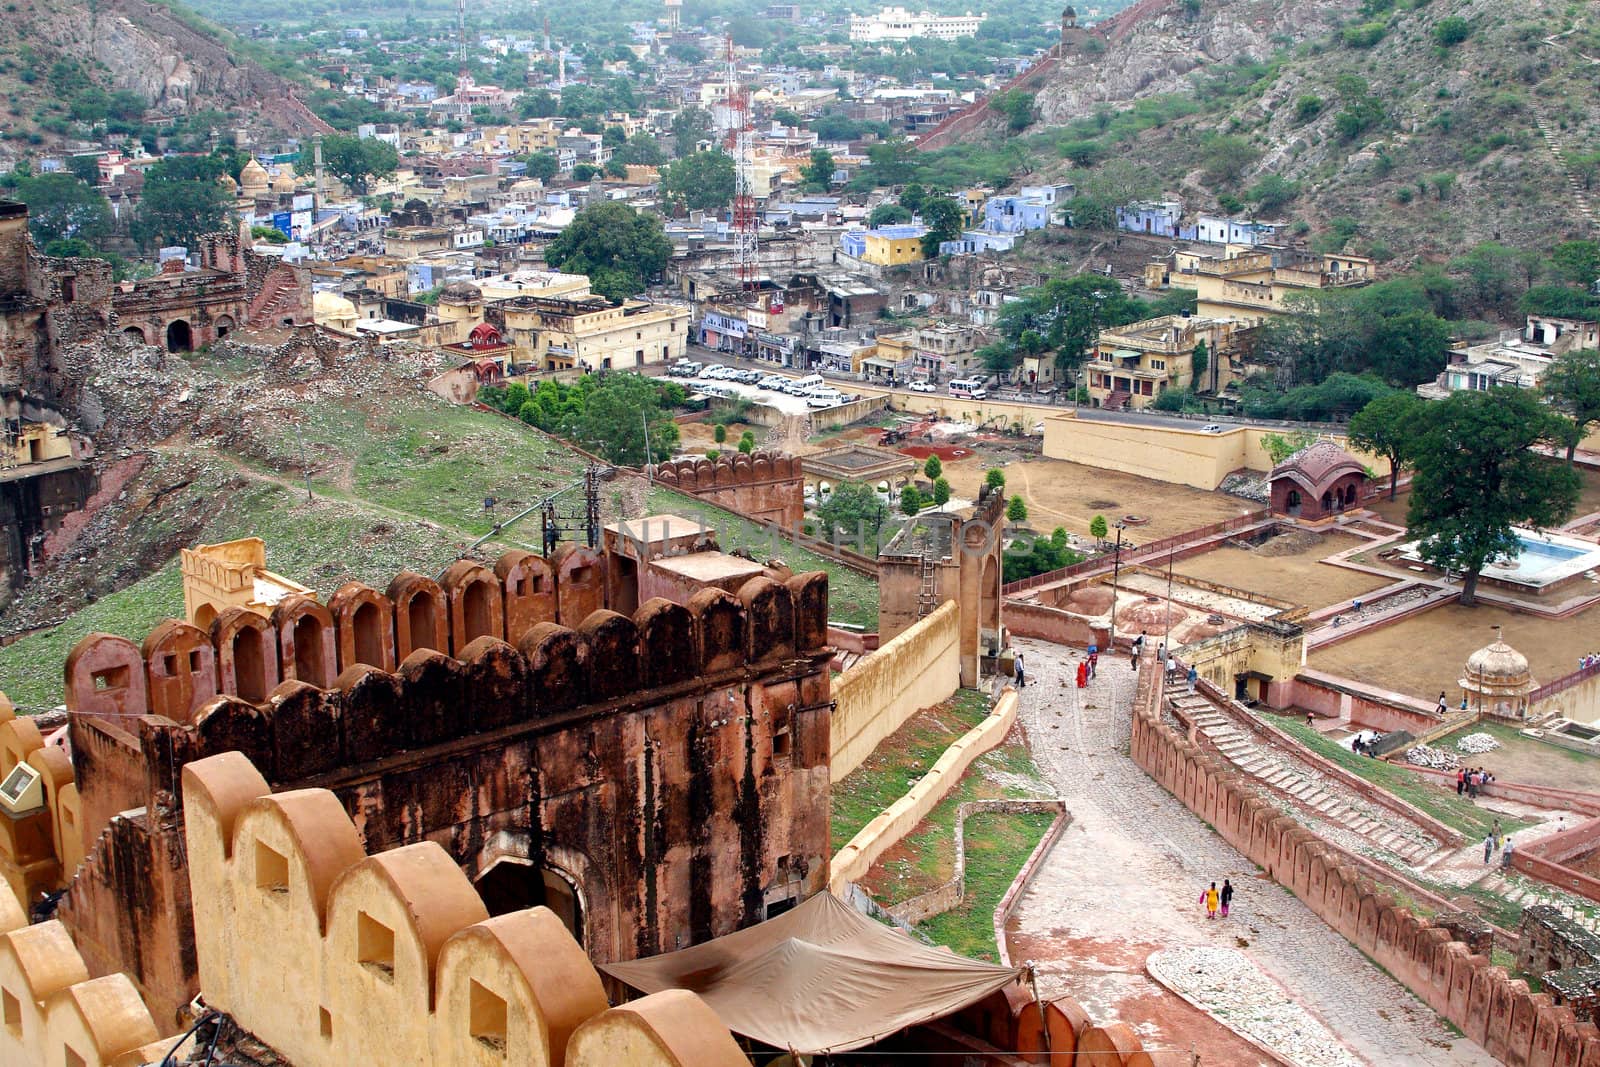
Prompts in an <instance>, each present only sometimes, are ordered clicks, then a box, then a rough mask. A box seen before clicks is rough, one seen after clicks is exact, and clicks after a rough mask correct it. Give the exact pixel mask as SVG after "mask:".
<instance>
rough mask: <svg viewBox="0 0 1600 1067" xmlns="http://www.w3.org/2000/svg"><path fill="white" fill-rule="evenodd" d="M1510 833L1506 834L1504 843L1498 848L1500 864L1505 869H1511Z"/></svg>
mask: <svg viewBox="0 0 1600 1067" xmlns="http://www.w3.org/2000/svg"><path fill="white" fill-rule="evenodd" d="M1511 852H1512V849H1511V835H1510V834H1507V835H1506V843H1505V844H1504V845H1502V846H1501V848H1500V866H1502V867H1504V868H1505V869H1506V870H1510V869H1511Z"/></svg>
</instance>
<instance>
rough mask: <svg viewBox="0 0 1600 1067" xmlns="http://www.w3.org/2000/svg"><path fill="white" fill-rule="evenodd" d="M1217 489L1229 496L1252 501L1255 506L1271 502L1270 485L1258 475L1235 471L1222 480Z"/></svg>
mask: <svg viewBox="0 0 1600 1067" xmlns="http://www.w3.org/2000/svg"><path fill="white" fill-rule="evenodd" d="M1217 489H1218V490H1220V491H1221V492H1224V493H1227V494H1228V495H1229V496H1237V497H1242V498H1243V499H1245V500H1254V501H1255V502H1256V503H1257V504H1265V503H1268V502H1270V501H1271V500H1272V485H1271V483H1270V482H1268V481H1267V480H1266V479H1265V478H1263V477H1262V476H1261V475H1259V474H1247V473H1245V472H1242V471H1235V472H1233V473H1232V474H1230V475H1228V476H1227V477H1226V478H1224V479H1222V484H1221V485H1219V486H1217Z"/></svg>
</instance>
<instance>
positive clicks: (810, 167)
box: [800, 148, 833, 193]
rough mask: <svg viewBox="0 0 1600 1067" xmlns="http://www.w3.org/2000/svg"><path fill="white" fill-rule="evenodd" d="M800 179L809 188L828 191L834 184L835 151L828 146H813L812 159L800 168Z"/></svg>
mask: <svg viewBox="0 0 1600 1067" xmlns="http://www.w3.org/2000/svg"><path fill="white" fill-rule="evenodd" d="M800 180H801V181H802V182H803V183H804V184H805V187H806V188H807V189H810V190H812V191H814V192H819V193H825V192H827V191H828V187H829V186H830V185H832V184H833V153H832V152H830V151H828V150H827V149H826V148H813V149H812V150H811V159H810V161H809V162H807V163H806V165H805V166H804V167H802V168H801V170H800Z"/></svg>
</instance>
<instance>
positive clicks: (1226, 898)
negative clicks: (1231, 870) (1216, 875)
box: [1218, 878, 1233, 919]
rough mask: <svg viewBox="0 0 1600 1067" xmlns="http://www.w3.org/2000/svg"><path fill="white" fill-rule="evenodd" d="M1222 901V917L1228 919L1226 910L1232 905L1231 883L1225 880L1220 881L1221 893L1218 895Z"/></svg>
mask: <svg viewBox="0 0 1600 1067" xmlns="http://www.w3.org/2000/svg"><path fill="white" fill-rule="evenodd" d="M1218 896H1219V897H1220V899H1221V901H1222V917H1223V918H1224V919H1226V918H1227V917H1228V908H1229V907H1231V906H1232V905H1233V883H1232V882H1230V881H1228V880H1227V879H1226V878H1224V879H1223V880H1222V892H1221V893H1220V894H1218Z"/></svg>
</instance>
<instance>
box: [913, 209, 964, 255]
mask: <svg viewBox="0 0 1600 1067" xmlns="http://www.w3.org/2000/svg"><path fill="white" fill-rule="evenodd" d="M965 221H966V219H965V217H964V216H963V214H962V211H961V205H960V204H958V203H956V202H955V201H954V200H952V199H950V198H949V197H948V196H930V197H928V198H927V199H926V200H924V201H923V202H922V224H923V225H924V226H926V227H928V232H927V233H925V234H923V235H922V254H923V255H925V256H930V257H931V256H936V255H938V254H939V245H940V244H941V243H942V242H944V241H953V240H955V239H956V238H957V237H959V236H960V235H961V224H962V223H963V222H965Z"/></svg>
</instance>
